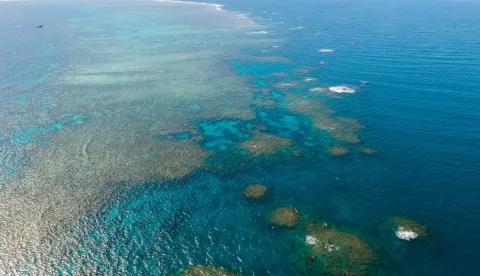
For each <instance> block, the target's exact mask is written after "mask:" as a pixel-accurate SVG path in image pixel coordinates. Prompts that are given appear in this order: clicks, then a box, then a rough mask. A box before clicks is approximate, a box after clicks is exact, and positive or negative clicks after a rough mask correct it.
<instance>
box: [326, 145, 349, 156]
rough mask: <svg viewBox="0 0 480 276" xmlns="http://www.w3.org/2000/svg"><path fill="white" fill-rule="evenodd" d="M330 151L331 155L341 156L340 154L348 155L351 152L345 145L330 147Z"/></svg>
mask: <svg viewBox="0 0 480 276" xmlns="http://www.w3.org/2000/svg"><path fill="white" fill-rule="evenodd" d="M328 153H329V154H330V155H335V156H340V155H347V154H348V153H349V150H348V149H347V148H344V147H340V146H333V147H330V148H329V149H328Z"/></svg>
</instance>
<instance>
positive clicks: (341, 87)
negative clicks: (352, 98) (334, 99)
mask: <svg viewBox="0 0 480 276" xmlns="http://www.w3.org/2000/svg"><path fill="white" fill-rule="evenodd" d="M328 90H330V91H332V92H335V93H355V92H356V91H355V89H353V88H351V87H349V86H346V85H339V86H330V87H329V88H328Z"/></svg>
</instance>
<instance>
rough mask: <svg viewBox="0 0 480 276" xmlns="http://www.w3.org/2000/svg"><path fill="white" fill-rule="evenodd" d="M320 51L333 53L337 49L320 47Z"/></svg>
mask: <svg viewBox="0 0 480 276" xmlns="http://www.w3.org/2000/svg"><path fill="white" fill-rule="evenodd" d="M318 52H319V53H333V52H335V50H333V49H328V48H324V49H318Z"/></svg>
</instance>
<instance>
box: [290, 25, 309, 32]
mask: <svg viewBox="0 0 480 276" xmlns="http://www.w3.org/2000/svg"><path fill="white" fill-rule="evenodd" d="M301 29H305V27H303V26H298V27H295V28H290V29H289V30H292V31H293V30H301Z"/></svg>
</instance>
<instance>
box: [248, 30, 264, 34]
mask: <svg viewBox="0 0 480 276" xmlns="http://www.w3.org/2000/svg"><path fill="white" fill-rule="evenodd" d="M249 34H268V32H267V31H257V32H251V33H249Z"/></svg>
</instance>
